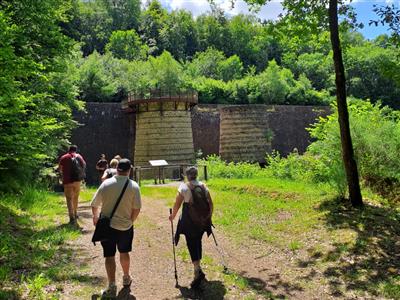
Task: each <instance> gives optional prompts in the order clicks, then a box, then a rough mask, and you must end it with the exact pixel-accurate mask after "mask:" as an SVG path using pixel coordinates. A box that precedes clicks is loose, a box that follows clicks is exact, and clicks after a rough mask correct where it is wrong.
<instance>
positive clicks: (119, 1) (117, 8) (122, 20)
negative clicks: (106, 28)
mask: <svg viewBox="0 0 400 300" xmlns="http://www.w3.org/2000/svg"><path fill="white" fill-rule="evenodd" d="M102 2H103V5H104V6H105V8H106V10H107V12H108V14H109V15H110V16H111V18H112V30H113V31H114V30H130V29H138V26H139V18H140V0H102Z"/></svg>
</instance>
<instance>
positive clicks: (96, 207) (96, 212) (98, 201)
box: [90, 185, 103, 226]
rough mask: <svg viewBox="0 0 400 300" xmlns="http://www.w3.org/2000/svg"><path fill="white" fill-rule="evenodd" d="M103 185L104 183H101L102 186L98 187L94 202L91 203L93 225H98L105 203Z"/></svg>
mask: <svg viewBox="0 0 400 300" xmlns="http://www.w3.org/2000/svg"><path fill="white" fill-rule="evenodd" d="M102 187H103V185H100V187H99V188H98V189H97V191H96V193H95V194H94V196H93V199H92V202H91V203H90V206H91V207H92V214H93V225H94V226H96V224H97V221H98V220H99V217H100V211H101V210H100V207H101V205H102V203H103V197H102Z"/></svg>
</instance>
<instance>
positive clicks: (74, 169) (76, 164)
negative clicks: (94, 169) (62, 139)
mask: <svg viewBox="0 0 400 300" xmlns="http://www.w3.org/2000/svg"><path fill="white" fill-rule="evenodd" d="M71 164H72V166H71V180H72V181H81V180H83V179H85V175H86V174H85V168H84V166H83V163H82V161H81V159H80V158H79V156H77V155H74V156H72V157H71Z"/></svg>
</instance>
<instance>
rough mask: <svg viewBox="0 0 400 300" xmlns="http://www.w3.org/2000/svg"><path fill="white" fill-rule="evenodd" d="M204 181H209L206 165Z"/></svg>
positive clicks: (205, 166)
mask: <svg viewBox="0 0 400 300" xmlns="http://www.w3.org/2000/svg"><path fill="white" fill-rule="evenodd" d="M203 167H204V180H205V181H207V180H208V174H207V165H204V166H203Z"/></svg>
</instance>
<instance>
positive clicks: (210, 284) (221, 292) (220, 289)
mask: <svg viewBox="0 0 400 300" xmlns="http://www.w3.org/2000/svg"><path fill="white" fill-rule="evenodd" d="M178 288H179V291H180V292H181V295H180V296H177V297H175V299H207V300H208V299H209V300H223V299H224V296H225V294H226V288H225V285H224V284H223V283H222V282H221V281H219V280H214V281H208V280H206V281H203V282H202V284H201V287H200V288H199V289H192V288H188V287H185V286H179V287H178Z"/></svg>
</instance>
